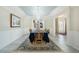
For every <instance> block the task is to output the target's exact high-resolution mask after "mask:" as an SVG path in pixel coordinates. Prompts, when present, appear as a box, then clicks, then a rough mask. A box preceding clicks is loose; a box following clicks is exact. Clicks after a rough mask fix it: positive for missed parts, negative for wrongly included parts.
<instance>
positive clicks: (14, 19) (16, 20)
mask: <svg viewBox="0 0 79 59" xmlns="http://www.w3.org/2000/svg"><path fill="white" fill-rule="evenodd" d="M20 21H21V18H20V17H18V16H16V15H14V14H10V27H20V24H21V23H20Z"/></svg>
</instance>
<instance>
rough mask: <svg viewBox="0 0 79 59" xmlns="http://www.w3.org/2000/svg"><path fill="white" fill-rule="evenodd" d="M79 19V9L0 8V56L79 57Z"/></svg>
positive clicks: (69, 7) (42, 7)
mask: <svg viewBox="0 0 79 59" xmlns="http://www.w3.org/2000/svg"><path fill="white" fill-rule="evenodd" d="M78 15H79V7H78V6H77V7H76V6H0V16H1V17H0V53H26V52H50V53H78V52H79V39H78V38H79V26H78V25H79V16H78Z"/></svg>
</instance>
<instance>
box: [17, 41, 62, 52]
mask: <svg viewBox="0 0 79 59" xmlns="http://www.w3.org/2000/svg"><path fill="white" fill-rule="evenodd" d="M17 51H26V52H33V51H34V52H39V51H40V52H44V51H45V52H47V51H48V52H50V51H52V52H62V50H61V49H60V48H59V47H58V46H57V45H56V44H55V43H54V42H52V41H51V40H50V41H49V43H46V42H44V41H42V43H40V44H37V43H30V42H29V41H27V40H26V41H24V42H23V43H22V44H21V45H20V46H19V47H18V48H17Z"/></svg>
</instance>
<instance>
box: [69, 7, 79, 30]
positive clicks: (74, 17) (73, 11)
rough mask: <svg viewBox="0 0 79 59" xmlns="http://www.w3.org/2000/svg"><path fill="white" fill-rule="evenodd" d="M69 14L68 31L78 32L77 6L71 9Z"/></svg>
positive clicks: (78, 16)
mask: <svg viewBox="0 0 79 59" xmlns="http://www.w3.org/2000/svg"><path fill="white" fill-rule="evenodd" d="M70 12H71V13H70V15H71V16H70V18H71V21H70V24H71V25H70V29H71V30H72V31H79V6H77V7H76V6H75V7H71V9H70Z"/></svg>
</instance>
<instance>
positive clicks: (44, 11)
mask: <svg viewBox="0 0 79 59" xmlns="http://www.w3.org/2000/svg"><path fill="white" fill-rule="evenodd" d="M20 8H21V9H22V10H23V11H24V12H25V13H26V14H27V15H29V16H36V17H37V18H38V19H40V18H41V17H42V16H46V15H48V14H49V13H51V11H52V10H54V9H55V8H56V6H20Z"/></svg>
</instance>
